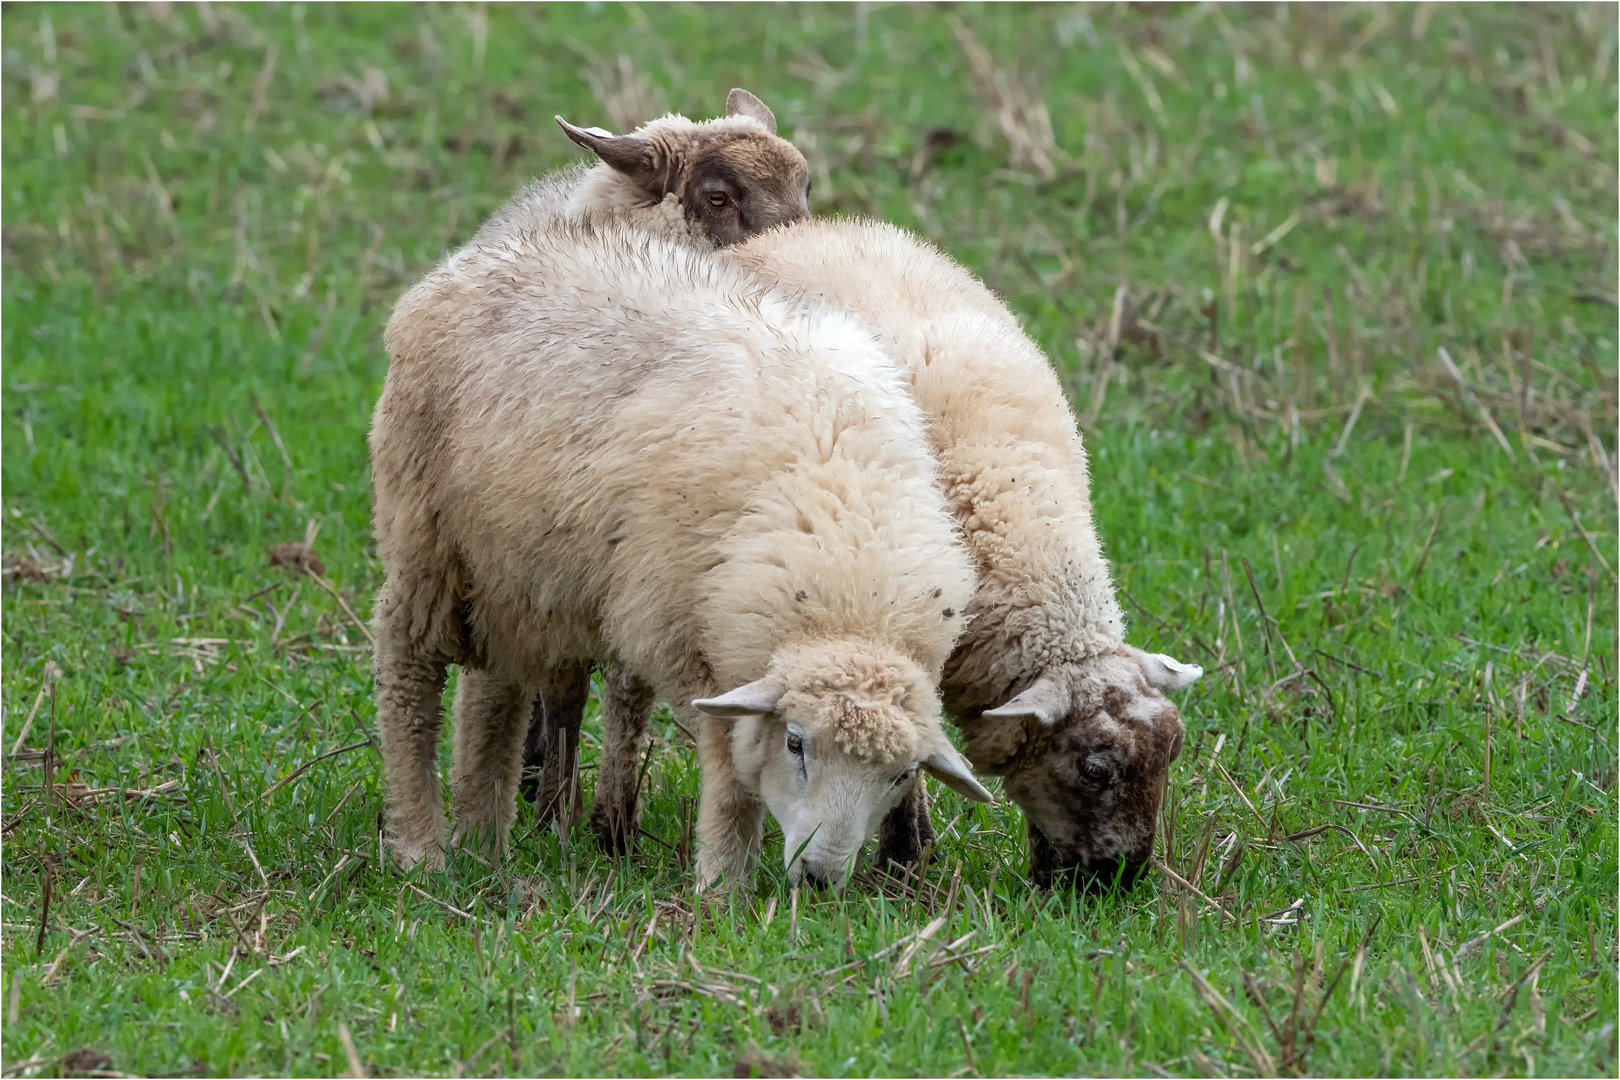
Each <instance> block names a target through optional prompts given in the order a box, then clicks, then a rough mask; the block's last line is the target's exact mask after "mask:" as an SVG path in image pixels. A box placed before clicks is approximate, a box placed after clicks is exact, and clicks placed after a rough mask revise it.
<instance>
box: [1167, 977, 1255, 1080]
mask: <svg viewBox="0 0 1620 1080" xmlns="http://www.w3.org/2000/svg"><path fill="white" fill-rule="evenodd" d="M1181 969H1182V970H1183V971H1185V972H1186V973H1187V974H1188V975H1189V976H1190V977H1191V978H1192V981H1193V987H1194V988H1195V989H1196V990H1197V991H1198V996H1199V997H1201V998H1203V999H1204V1004H1205V1005H1208V1006H1209V1011H1210V1012H1212V1013H1214V1014H1215V1019H1217V1020H1219V1021H1220V1022H1221V1026H1222V1027H1224V1028H1225V1029H1226V1030H1227V1031H1228V1032H1229V1033H1230V1034H1231V1036H1232V1038H1233V1039H1234V1040H1235V1041H1236V1042H1237V1044H1238V1048H1239V1049H1241V1050H1242V1051H1243V1052H1244V1053H1245V1054H1247V1055H1248V1057H1249V1060H1250V1061H1253V1062H1254V1067H1255V1071H1256V1072H1258V1073H1260V1075H1262V1076H1276V1075H1277V1063H1276V1061H1275V1060H1273V1059H1272V1057H1271V1055H1270V1054H1268V1053H1266V1050H1265V1047H1263V1046H1261V1045H1260V1040H1259V1038H1258V1037H1257V1036H1256V1035H1255V1033H1254V1028H1252V1027H1250V1026H1249V1021H1248V1020H1246V1019H1244V1017H1243V1014H1242V1013H1240V1012H1238V1011H1237V1009H1235V1008H1233V1007H1232V1003H1231V1002H1230V1001H1227V1000H1226V998H1225V997H1223V996H1222V995H1221V992H1220V991H1219V990H1217V989H1215V988H1214V987H1213V986H1211V985H1210V984H1209V982H1208V980H1206V979H1205V978H1204V977H1203V976H1202V975H1200V974H1198V972H1197V971H1196V970H1194V969H1193V968H1192V967H1191V966H1190V965H1188V964H1186V963H1183V964H1182V965H1181Z"/></svg>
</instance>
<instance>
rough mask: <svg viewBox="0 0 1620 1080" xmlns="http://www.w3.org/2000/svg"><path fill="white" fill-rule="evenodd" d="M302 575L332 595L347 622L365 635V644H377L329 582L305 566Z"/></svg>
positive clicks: (363, 623) (369, 631)
mask: <svg viewBox="0 0 1620 1080" xmlns="http://www.w3.org/2000/svg"><path fill="white" fill-rule="evenodd" d="M304 573H306V574H308V575H309V577H310V580H311V581H313V582H315V584H317V585H319V586H320V587H321V588H323V589H325V590H326V591H327V592H329V593H331V594H332V599H334V600H336V601H337V602H338V607H340V608H342V609H343V614H345V615H347V616H348V617H349V621H350V622H351V623H353V624H354V628H355V629H356V630H358V631H360V633H362V634H364V635H365V638H366V644H368V645H373V646H374V645H376V644H377V641H376V639H375V638H373V637H372V636H371V630H370V629H369V628H368V627H367V626H366V624H365V622H364V621H363V620H361V618H360V616H358V615H356V614H355V613H354V610H353V609H352V608H350V607H349V602H348V601H347V600H345V599H343V595H342V594H341V593H339V592H338V591H337V590H336V589H334V588H333V587H332V584H331V582H329V581H327V580H326V579H325V578H323V577H321V576H320V575H318V574H316V573H315V571H313V570H311V569H310V568H309V567H307V566H306V567H304Z"/></svg>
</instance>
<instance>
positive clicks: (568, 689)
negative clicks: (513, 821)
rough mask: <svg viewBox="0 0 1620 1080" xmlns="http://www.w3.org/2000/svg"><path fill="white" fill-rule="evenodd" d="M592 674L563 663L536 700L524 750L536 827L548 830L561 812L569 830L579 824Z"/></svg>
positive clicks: (548, 676)
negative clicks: (582, 731) (582, 739)
mask: <svg viewBox="0 0 1620 1080" xmlns="http://www.w3.org/2000/svg"><path fill="white" fill-rule="evenodd" d="M590 691H591V669H590V666H589V665H586V664H565V665H563V666H561V667H557V668H553V669H552V670H551V671H548V672H546V674H545V676H544V677H543V678H542V679H541V682H540V691H539V693H538V694H536V695H535V699H534V710H533V713H532V714H531V715H530V717H529V733H528V737H527V739H526V740H525V741H524V747H523V771H524V777H523V797H524V798H525V799H528V800H529V801H530V802H532V803H534V804H535V824H536V825H537V826H540V827H544V826H545V825H546V824H547V823H548V822H550V821H551V819H552V818H553V817H555V816H557V815H558V812H559V811H563V813H562V815H561V817H562V821H563V823H564V824H565V825H572V824H573V823H574V822H575V821H577V820H579V815H580V811H581V809H582V807H583V804H584V799H583V798H581V796H580V792H579V769H578V762H579V726H580V724H581V723H582V722H583V721H584V719H585V702H586V700H587V699H588V698H589V697H590Z"/></svg>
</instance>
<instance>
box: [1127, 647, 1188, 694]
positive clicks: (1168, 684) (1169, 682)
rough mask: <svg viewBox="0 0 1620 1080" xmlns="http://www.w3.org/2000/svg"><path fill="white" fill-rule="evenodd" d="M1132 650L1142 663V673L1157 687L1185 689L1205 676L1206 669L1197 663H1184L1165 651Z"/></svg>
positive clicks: (1162, 688) (1161, 688) (1138, 661)
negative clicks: (1167, 654)
mask: <svg viewBox="0 0 1620 1080" xmlns="http://www.w3.org/2000/svg"><path fill="white" fill-rule="evenodd" d="M1131 651H1132V652H1133V653H1134V654H1135V657H1136V662H1137V663H1138V664H1141V665H1142V674H1144V675H1146V676H1147V681H1148V682H1150V683H1152V684H1153V686H1154V688H1155V689H1158V690H1185V689H1186V688H1187V687H1189V686H1191V685H1192V684H1193V683H1195V682H1197V681H1198V680H1199V679H1201V678H1203V676H1204V669H1203V668H1201V667H1199V666H1198V665H1197V664H1183V663H1182V662H1181V661H1180V660H1176V659H1174V658H1172V657H1169V656H1166V655H1165V654H1164V653H1150V652H1143V651H1142V650H1140V649H1133V650H1131Z"/></svg>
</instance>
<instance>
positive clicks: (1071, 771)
mask: <svg viewBox="0 0 1620 1080" xmlns="http://www.w3.org/2000/svg"><path fill="white" fill-rule="evenodd" d="M725 257H726V258H727V259H729V260H731V261H734V262H736V263H738V264H739V265H742V266H746V267H748V268H749V269H751V270H754V271H755V272H757V273H758V274H759V275H760V276H761V277H762V278H763V279H765V280H766V281H769V282H771V283H773V284H776V285H778V286H779V287H780V288H782V289H784V290H786V291H789V292H791V293H793V294H795V295H796V296H798V297H800V298H802V299H805V300H810V301H815V302H820V303H824V304H827V305H829V306H832V307H835V308H839V309H843V310H847V311H849V312H851V313H852V314H854V315H855V316H856V317H858V318H859V319H860V320H861V321H862V322H863V323H864V324H865V325H866V326H867V327H869V328H870V329H871V330H872V331H873V333H874V334H875V335H876V336H877V338H878V341H879V342H880V343H881V344H882V345H883V346H884V349H885V351H886V352H887V353H888V354H889V355H890V356H892V357H893V358H894V360H895V361H897V362H898V363H900V364H902V365H903V366H905V367H907V368H909V371H910V375H911V392H912V394H913V395H914V396H915V397H916V400H917V401H918V403H919V404H920V405H921V406H922V408H923V410H924V412H925V413H926V414H927V416H928V422H929V437H930V442H931V444H932V446H933V449H934V452H935V454H936V455H937V456H938V458H939V464H940V474H941V477H942V480H943V482H944V486H945V493H946V497H947V499H948V501H949V503H950V505H951V508H952V510H953V512H954V513H955V515H956V518H957V520H958V521H960V522H961V524H962V528H963V532H964V537H965V539H966V542H967V545H968V549H969V550H970V551H971V552H972V554H973V558H974V561H975V563H976V565H977V567H978V579H979V580H978V588H977V591H976V592H975V594H974V597H973V602H972V603H971V604H970V605H969V607H968V616H969V621H968V626H967V629H966V631H965V633H964V635H963V637H962V639H961V641H960V642H959V643H958V644H957V647H956V649H955V651H954V653H953V654H952V656H951V658H950V660H949V661H948V663H947V664H946V668H945V677H944V681H943V683H942V691H943V693H944V697H945V705H946V709H947V711H948V712H949V713H950V714H951V715H952V716H953V718H954V719H955V720H956V722H957V724H958V725H959V726H960V728H961V729H962V732H963V734H964V736H965V738H966V743H965V747H966V750H967V754H968V757H969V759H970V760H971V761H972V762H973V764H974V765H975V767H977V768H978V769H979V770H981V771H983V772H988V773H991V774H998V775H1001V776H1002V777H1003V778H1004V780H1003V788H1004V790H1005V791H1006V793H1007V795H1008V796H1009V797H1010V798H1012V799H1013V800H1014V801H1016V802H1017V803H1018V804H1019V805H1020V806H1021V807H1022V808H1023V810H1024V813H1025V815H1026V817H1027V819H1028V822H1029V825H1030V839H1031V847H1032V876H1033V877H1034V879H1035V880H1036V881H1037V882H1038V883H1040V884H1043V885H1044V884H1047V883H1049V882H1050V881H1051V880H1052V879H1053V878H1054V877H1055V876H1057V875H1059V874H1066V875H1068V874H1078V875H1079V876H1082V877H1086V878H1089V879H1091V880H1093V881H1095V880H1111V879H1114V878H1116V877H1120V876H1123V877H1124V878H1125V879H1126V880H1134V879H1135V877H1136V876H1137V875H1138V874H1139V873H1140V871H1141V869H1142V867H1143V866H1144V865H1145V864H1146V861H1147V860H1148V859H1149V858H1150V857H1151V854H1152V847H1153V834H1154V829H1155V823H1156V821H1157V811H1158V804H1159V799H1160V795H1161V792H1162V791H1163V787H1164V783H1165V778H1166V775H1167V772H1168V769H1169V764H1170V762H1171V760H1173V759H1174V758H1175V756H1176V755H1177V753H1179V752H1180V749H1181V741H1182V733H1183V729H1182V723H1181V718H1180V715H1179V714H1178V713H1177V711H1176V709H1175V707H1174V706H1173V705H1172V704H1171V703H1170V702H1169V701H1168V700H1167V699H1166V698H1165V697H1164V696H1163V693H1162V691H1165V690H1171V689H1179V688H1181V687H1184V686H1188V685H1190V684H1191V683H1192V682H1193V681H1194V680H1196V679H1197V678H1198V677H1199V676H1201V675H1202V674H1203V671H1202V669H1201V668H1198V667H1197V666H1195V665H1191V664H1180V663H1178V662H1177V661H1175V660H1172V659H1171V658H1169V657H1167V656H1162V655H1153V654H1148V653H1145V652H1142V651H1141V650H1138V649H1135V648H1132V647H1131V646H1128V645H1126V644H1125V643H1124V631H1125V627H1124V620H1123V618H1122V617H1121V613H1120V609H1119V603H1118V601H1117V600H1116V599H1115V596H1114V588H1113V585H1112V582H1111V581H1110V575H1109V569H1108V563H1107V561H1106V559H1105V558H1104V557H1103V553H1102V548H1101V545H1100V544H1099V543H1098V540H1097V533H1096V529H1095V527H1094V526H1093V524H1092V514H1091V496H1090V492H1089V478H1088V474H1087V468H1086V454H1085V449H1084V447H1083V445H1082V443H1081V438H1080V433H1079V431H1078V430H1077V429H1076V427H1075V423H1074V418H1073V415H1072V414H1071V412H1070V410H1069V405H1068V401H1067V398H1066V396H1065V394H1064V393H1063V389H1062V387H1061V385H1060V384H1059V382H1058V380H1057V376H1056V374H1055V373H1054V372H1053V370H1052V368H1051V365H1050V364H1049V363H1048V362H1047V360H1046V357H1045V356H1044V355H1043V354H1042V353H1041V350H1040V349H1039V348H1038V347H1037V346H1036V345H1035V344H1034V342H1032V341H1031V340H1030V339H1029V337H1028V336H1027V335H1025V334H1024V333H1023V331H1022V330H1021V329H1020V328H1019V326H1018V323H1017V321H1016V320H1015V319H1014V318H1013V316H1012V314H1011V313H1010V312H1009V311H1008V310H1007V308H1006V306H1005V305H1004V304H1003V303H1002V302H1001V301H1000V300H999V299H997V298H996V297H995V296H994V295H993V294H992V293H991V292H990V291H989V290H988V289H986V288H985V287H984V286H983V285H982V284H981V283H980V282H979V281H977V280H976V279H975V278H974V277H973V276H972V275H971V274H969V273H968V272H967V271H966V270H964V269H963V268H962V267H961V266H959V265H958V264H957V263H955V262H954V261H953V260H951V259H950V258H949V257H947V256H945V255H944V254H943V253H941V252H940V251H939V250H937V249H936V248H934V247H933V246H932V245H929V244H927V243H925V242H923V241H921V240H919V239H917V238H916V237H913V236H911V235H910V234H908V233H906V232H904V231H903V230H901V229H898V228H895V227H893V226H891V225H886V224H880V223H871V222H853V221H812V222H804V223H800V224H797V225H791V226H787V227H784V228H781V229H776V230H773V231H771V232H768V233H764V234H762V235H761V236H758V237H755V238H754V239H752V240H750V241H748V242H747V243H744V244H742V245H739V246H737V247H735V248H731V249H728V250H727V252H726V253H725ZM1009 698H1011V700H1008V699H1009ZM996 706H999V707H996ZM923 799H924V796H923V794H922V792H921V789H918V790H917V792H915V793H914V795H913V796H912V799H911V800H909V801H908V804H907V805H906V806H904V807H902V808H900V809H899V810H897V811H896V814H895V817H894V820H893V821H892V822H887V823H885V827H884V842H883V843H882V844H881V845H880V849H879V857H880V859H882V858H885V857H888V858H893V859H895V860H897V861H908V860H909V859H910V858H913V857H915V853H916V848H917V846H919V845H920V844H922V843H924V842H926V841H927V840H928V839H930V838H931V836H932V831H931V829H929V826H928V820H927V813H926V808H925V804H924V803H923V801H922V800H923Z"/></svg>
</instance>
